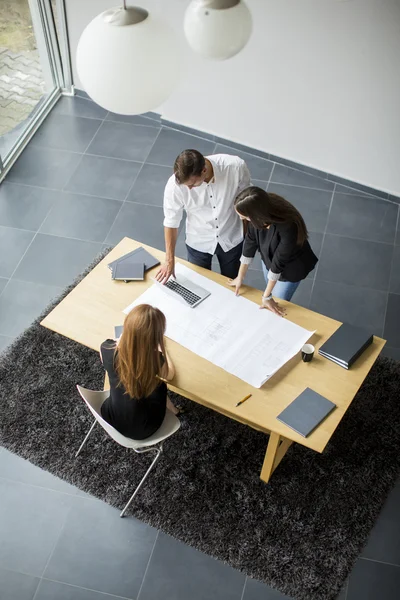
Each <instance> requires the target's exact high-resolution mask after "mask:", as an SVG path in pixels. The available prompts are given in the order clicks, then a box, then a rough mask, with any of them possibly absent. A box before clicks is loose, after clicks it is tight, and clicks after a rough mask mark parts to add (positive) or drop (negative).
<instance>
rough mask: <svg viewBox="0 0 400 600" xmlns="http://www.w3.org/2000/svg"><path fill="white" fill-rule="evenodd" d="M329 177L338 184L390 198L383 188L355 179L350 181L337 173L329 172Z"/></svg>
mask: <svg viewBox="0 0 400 600" xmlns="http://www.w3.org/2000/svg"><path fill="white" fill-rule="evenodd" d="M328 179H330V180H331V181H334V182H335V183H336V184H340V185H344V186H348V187H353V188H355V189H356V190H358V191H360V192H362V193H366V194H369V195H371V196H377V197H378V198H384V199H386V200H387V199H388V196H389V194H388V192H383V191H382V190H377V189H375V188H372V187H369V186H368V185H363V184H361V183H357V182H355V181H350V180H348V179H344V178H343V177H337V176H336V175H332V174H331V173H329V174H328Z"/></svg>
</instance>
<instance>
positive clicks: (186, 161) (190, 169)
mask: <svg viewBox="0 0 400 600" xmlns="http://www.w3.org/2000/svg"><path fill="white" fill-rule="evenodd" d="M205 165H206V159H205V158H204V156H203V155H202V154H200V152H198V151H197V150H183V152H181V153H180V155H179V156H178V157H177V159H176V161H175V164H174V173H175V180H176V183H179V184H182V183H185V182H186V181H187V180H188V179H190V178H191V177H193V176H194V177H198V176H199V175H201V172H202V170H203V169H204V167H205Z"/></svg>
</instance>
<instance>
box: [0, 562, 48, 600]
mask: <svg viewBox="0 0 400 600" xmlns="http://www.w3.org/2000/svg"><path fill="white" fill-rule="evenodd" d="M39 581H40V579H39V578H38V577H32V575H25V574H23V573H16V572H15V571H9V570H8V569H2V568H1V567H0V600H33V597H34V595H35V592H36V590H37V587H38V585H39Z"/></svg>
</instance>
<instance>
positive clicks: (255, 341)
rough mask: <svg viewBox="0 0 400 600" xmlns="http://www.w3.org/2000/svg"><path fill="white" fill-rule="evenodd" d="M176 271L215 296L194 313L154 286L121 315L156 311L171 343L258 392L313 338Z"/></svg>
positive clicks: (246, 302)
mask: <svg viewBox="0 0 400 600" xmlns="http://www.w3.org/2000/svg"><path fill="white" fill-rule="evenodd" d="M175 272H176V275H177V276H178V275H183V276H184V277H186V278H187V279H190V280H191V281H193V282H194V283H196V284H197V285H200V286H202V287H203V288H205V289H206V290H208V291H209V292H211V295H210V296H208V298H206V299H205V300H203V302H201V303H200V304H199V305H198V306H196V307H195V308H190V306H187V305H185V304H184V303H183V302H182V301H181V300H179V299H175V298H174V297H172V296H171V295H170V294H167V293H166V292H165V291H164V290H163V289H162V288H161V286H160V285H157V284H154V285H152V286H151V287H149V288H148V289H147V290H146V291H145V292H144V293H143V294H142V295H141V296H139V298H137V299H136V300H135V302H133V303H132V304H130V305H129V306H128V307H127V308H125V310H124V311H123V312H124V313H125V314H128V313H129V312H130V311H131V310H132V308H133V307H134V306H136V305H138V304H151V305H152V306H156V307H157V308H159V309H160V310H162V312H163V313H164V314H165V316H166V319H167V331H166V335H167V336H168V337H169V338H171V339H172V340H175V341H176V342H178V343H179V344H181V345H182V346H184V347H185V348H188V349H189V350H191V351H192V352H195V353H196V354H198V355H199V356H202V357H203V358H206V359H207V360H209V361H210V362H212V363H214V364H215V365H218V366H219V367H222V368H223V369H225V370H226V371H228V373H232V375H236V376H237V377H240V379H243V380H244V381H246V382H247V383H249V384H250V385H252V386H254V387H257V388H259V387H261V386H262V385H263V383H265V381H267V379H269V378H270V377H271V376H272V375H273V374H274V373H276V371H277V370H278V369H280V368H281V367H282V366H283V365H284V364H285V363H286V362H287V361H288V360H290V359H291V358H292V357H293V356H294V355H295V354H296V353H297V352H299V351H300V349H301V347H302V346H303V344H305V343H306V341H307V340H308V339H309V337H310V336H311V335H312V333H313V332H311V331H307V330H306V329H303V328H302V327H299V326H298V325H295V324H294V323H291V322H290V321H287V320H286V319H283V318H282V317H278V316H276V315H274V314H273V313H272V312H270V311H269V310H260V309H259V307H258V305H257V304H255V303H254V302H251V301H250V300H247V299H246V298H243V297H242V296H235V294H234V292H233V288H232V289H226V288H224V287H223V286H222V285H220V284H218V283H215V282H214V281H211V280H210V279H208V278H206V277H204V276H203V275H199V273H196V272H194V271H192V270H191V269H188V268H187V267H185V266H184V265H181V264H179V263H178V264H176V271H175ZM260 299H261V292H260Z"/></svg>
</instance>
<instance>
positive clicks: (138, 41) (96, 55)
mask: <svg viewBox="0 0 400 600" xmlns="http://www.w3.org/2000/svg"><path fill="white" fill-rule="evenodd" d="M178 61H179V55H178V47H177V44H176V41H175V37H174V34H173V32H172V31H171V30H170V29H169V27H168V25H167V24H166V23H164V22H163V21H161V20H160V19H158V18H157V17H154V16H152V15H150V14H149V13H148V12H147V11H146V10H144V9H143V8H138V7H128V8H127V7H126V2H125V0H124V5H123V6H122V7H116V8H111V9H109V10H106V11H105V12H103V13H101V14H100V15H98V16H97V17H95V18H94V19H93V21H91V22H90V23H89V25H88V26H87V27H86V29H85V30H84V32H83V33H82V36H81V38H80V40H79V43H78V47H77V55H76V66H77V70H78V74H79V78H80V80H81V82H82V85H83V87H84V89H85V91H86V92H87V93H88V94H89V96H90V97H91V98H92V99H93V100H94V101H95V102H97V104H99V105H100V106H102V107H103V108H105V109H106V110H109V111H112V112H115V113H120V114H124V115H135V114H141V113H144V112H147V111H149V110H153V109H155V108H157V107H158V106H160V105H161V104H162V103H163V102H164V101H165V100H166V99H167V98H168V96H169V95H170V94H171V92H172V90H173V88H174V86H175V84H176V83H177V78H178V76H177V72H178V69H177V67H176V65H177V64H178Z"/></svg>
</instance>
